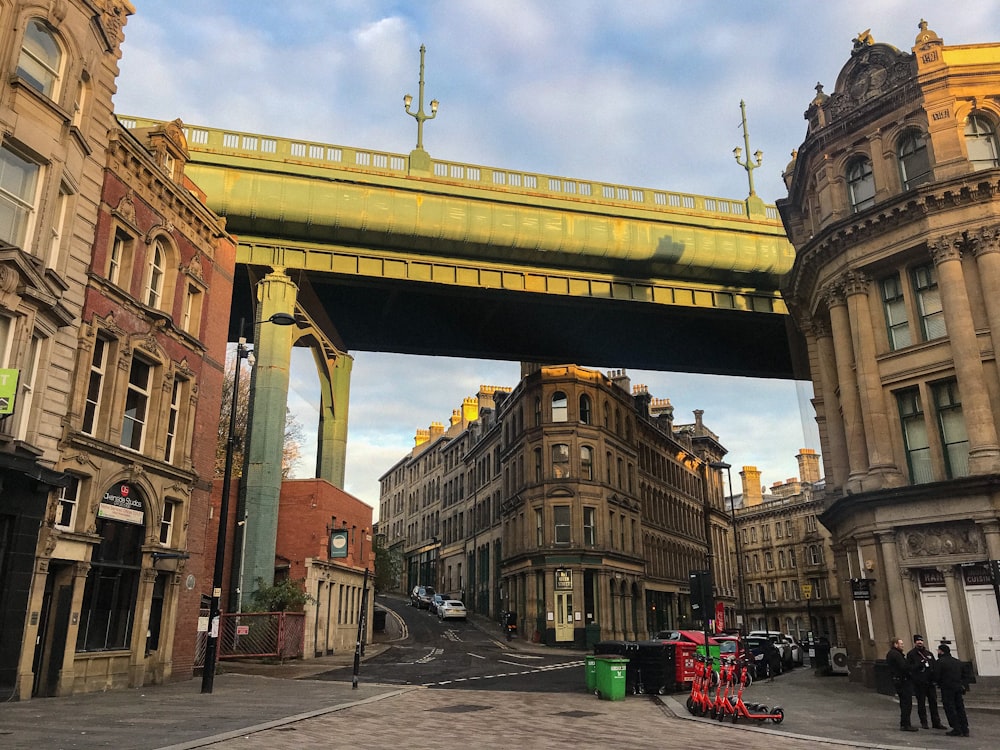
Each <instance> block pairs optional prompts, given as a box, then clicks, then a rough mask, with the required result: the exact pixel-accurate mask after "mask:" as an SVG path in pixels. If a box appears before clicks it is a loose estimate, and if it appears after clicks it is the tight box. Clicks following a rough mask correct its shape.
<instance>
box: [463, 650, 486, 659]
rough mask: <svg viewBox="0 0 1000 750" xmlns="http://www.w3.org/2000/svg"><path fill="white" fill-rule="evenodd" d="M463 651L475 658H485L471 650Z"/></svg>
mask: <svg viewBox="0 0 1000 750" xmlns="http://www.w3.org/2000/svg"><path fill="white" fill-rule="evenodd" d="M465 653H467V654H468V655H469V656H474V657H476V658H477V659H485V658H486V657H485V656H480V655H479V654H474V653H472V652H471V651H466V652H465Z"/></svg>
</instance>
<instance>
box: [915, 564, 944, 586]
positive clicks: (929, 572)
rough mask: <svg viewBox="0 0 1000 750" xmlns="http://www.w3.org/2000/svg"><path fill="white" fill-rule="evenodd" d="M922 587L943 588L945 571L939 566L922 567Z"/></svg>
mask: <svg viewBox="0 0 1000 750" xmlns="http://www.w3.org/2000/svg"><path fill="white" fill-rule="evenodd" d="M920 587H921V588H924V589H943V588H944V573H942V572H941V571H940V570H938V569H937V568H921V569H920Z"/></svg>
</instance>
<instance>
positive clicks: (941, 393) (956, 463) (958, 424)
mask: <svg viewBox="0 0 1000 750" xmlns="http://www.w3.org/2000/svg"><path fill="white" fill-rule="evenodd" d="M931 392H932V393H933V394H934V406H935V407H936V408H937V417H938V429H939V430H940V432H941V446H942V448H943V449H944V467H945V473H946V474H947V476H948V479H954V478H955V477H967V476H969V437H968V435H967V434H966V432H965V419H964V418H963V416H962V399H961V398H960V397H959V394H958V383H956V382H955V381H954V380H949V381H946V382H944V383H935V384H934V385H933V386H931Z"/></svg>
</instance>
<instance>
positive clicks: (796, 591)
mask: <svg viewBox="0 0 1000 750" xmlns="http://www.w3.org/2000/svg"><path fill="white" fill-rule="evenodd" d="M799 597H800V594H799V582H798V581H796V580H792V598H793V599H794V600H795V601H798V600H799Z"/></svg>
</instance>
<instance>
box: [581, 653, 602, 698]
mask: <svg viewBox="0 0 1000 750" xmlns="http://www.w3.org/2000/svg"><path fill="white" fill-rule="evenodd" d="M597 659H598V657H596V656H594V655H593V654H587V655H586V656H584V657H583V662H584V665H585V667H586V670H587V692H588V693H593V692H595V691H596V690H597Z"/></svg>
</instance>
